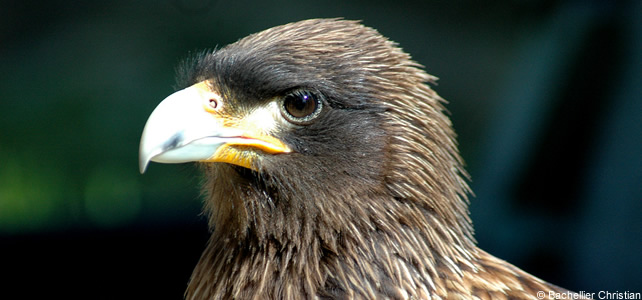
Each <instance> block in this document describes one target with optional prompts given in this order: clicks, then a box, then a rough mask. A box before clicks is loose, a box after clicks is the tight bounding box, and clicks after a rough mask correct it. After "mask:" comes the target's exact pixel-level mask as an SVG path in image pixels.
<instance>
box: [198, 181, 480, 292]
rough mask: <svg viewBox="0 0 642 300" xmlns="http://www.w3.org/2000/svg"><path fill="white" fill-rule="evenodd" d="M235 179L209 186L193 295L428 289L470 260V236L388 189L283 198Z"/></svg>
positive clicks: (260, 185)
mask: <svg viewBox="0 0 642 300" xmlns="http://www.w3.org/2000/svg"><path fill="white" fill-rule="evenodd" d="M217 172H221V171H220V170H218V171H217ZM219 174H220V173H219ZM230 176H231V177H230ZM234 176H239V174H238V172H237V173H228V174H227V175H226V176H224V177H225V178H228V179H227V180H221V178H219V179H218V180H216V188H213V186H214V185H213V184H212V185H211V186H212V190H210V191H208V194H209V197H210V198H212V199H209V200H208V201H206V203H209V204H208V205H215V206H212V207H210V210H209V213H210V222H211V223H212V224H213V234H212V237H211V238H210V241H209V243H208V247H207V249H206V251H205V252H204V253H203V255H202V257H201V259H200V261H199V263H198V265H197V267H196V269H195V270H194V273H193V275H192V278H191V281H190V284H189V287H188V291H187V296H188V299H200V298H202V297H203V298H208V299H211V298H249V297H252V296H253V295H267V296H268V298H277V299H280V298H310V297H313V296H315V295H326V296H328V297H331V298H336V297H339V298H342V297H348V298H352V297H366V298H378V297H380V296H383V295H382V294H380V293H382V291H385V290H396V289H398V287H399V286H404V284H408V282H416V285H417V286H416V287H415V288H416V289H422V288H423V289H425V290H426V291H430V290H432V288H431V287H430V286H431V284H434V281H435V280H439V278H440V277H443V276H444V274H453V276H455V275H456V276H459V277H461V272H462V271H461V266H465V265H471V264H472V263H471V261H473V260H474V259H473V257H472V254H471V253H472V252H473V251H474V250H473V249H472V248H471V247H474V246H472V245H473V243H472V242H471V241H470V240H468V239H466V238H465V237H464V238H461V237H459V238H457V237H455V234H454V233H453V229H452V227H451V226H450V224H448V223H445V221H444V219H443V218H442V217H441V216H440V215H439V214H437V213H436V212H435V211H434V210H431V209H430V208H428V207H422V206H421V205H417V203H416V201H413V200H412V199H407V198H395V197H391V196H390V191H388V190H387V188H386V187H385V186H383V187H381V188H368V189H365V190H356V189H350V188H346V189H345V190H344V191H343V193H342V194H341V197H342V199H330V198H327V197H325V198H323V199H313V198H311V197H314V195H304V194H301V193H297V192H293V193H287V194H288V195H298V196H296V197H297V198H287V199H285V198H282V197H281V196H279V195H281V193H280V192H279V191H274V190H272V189H270V188H268V187H267V185H266V184H265V183H264V182H259V181H256V180H246V179H243V178H234ZM240 179H243V180H240ZM226 182H229V183H230V186H227V184H226ZM239 182H243V184H241V185H239ZM232 183H234V185H233V186H232ZM206 186H207V184H206ZM290 192H292V191H290ZM326 196H327V195H326ZM301 197H303V198H305V199H299V198H301ZM315 203H316V205H312V204H315ZM308 204H310V206H306V205H308ZM297 207H298V208H297ZM411 274H412V275H411ZM414 274H422V275H425V276H421V278H419V279H418V278H414ZM285 287H287V288H285ZM398 292H399V293H401V294H403V292H401V291H398ZM401 294H399V295H401Z"/></svg>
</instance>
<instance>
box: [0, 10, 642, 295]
mask: <svg viewBox="0 0 642 300" xmlns="http://www.w3.org/2000/svg"><path fill="white" fill-rule="evenodd" d="M0 3H1V4H0V5H1V6H0V274H2V275H1V276H2V279H1V281H0V287H1V289H0V293H13V292H17V293H19V294H20V295H22V296H27V297H26V298H31V297H30V296H34V295H35V294H44V295H59V296H62V297H64V298H82V299H95V298H135V297H143V298H151V297H157V298H160V299H164V298H171V299H176V298H180V297H181V295H182V293H183V290H184V289H185V286H186V283H187V280H188V278H189V275H190V273H191V270H192V268H193V266H194V265H195V264H196V261H197V259H198V257H199V255H200V253H201V251H202V250H203V249H204V247H205V242H206V239H207V236H208V233H207V228H206V220H205V219H204V218H203V216H201V215H199V212H200V206H201V203H200V198H199V194H198V185H199V182H200V178H199V175H198V173H197V172H196V170H195V169H194V168H193V167H192V166H190V165H160V164H152V165H151V166H150V167H149V169H148V172H147V173H146V174H145V175H140V174H139V173H138V169H137V167H138V161H137V159H138V158H137V157H138V142H139V137H140V134H141V132H142V129H143V126H144V124H145V121H146V119H147V117H148V116H149V114H150V113H151V111H152V110H153V108H154V107H155V106H156V105H157V104H158V102H160V100H162V99H163V98H164V97H165V96H167V95H169V94H170V93H171V92H172V91H173V89H172V86H173V83H174V82H173V80H174V79H173V76H174V67H175V66H176V64H177V63H178V62H179V61H180V60H181V59H182V58H184V57H186V56H187V54H188V53H189V52H190V51H196V50H200V49H206V48H213V47H215V46H217V45H218V46H223V45H225V44H228V43H232V42H234V41H236V40H237V39H239V38H242V37H244V36H246V35H248V34H250V33H253V32H257V31H260V30H262V29H266V28H269V27H272V26H275V25H280V24H284V23H287V22H291V21H297V20H301V19H306V18H313V17H339V16H340V17H345V18H348V19H358V20H363V22H364V23H365V24H366V25H368V26H371V27H374V28H377V29H378V30H379V31H380V32H381V33H382V34H384V35H386V36H388V37H390V38H391V39H393V40H395V41H397V42H399V43H400V45H401V46H402V47H403V48H404V49H405V50H406V51H408V52H409V53H411V54H412V55H413V57H414V59H415V60H417V61H418V62H420V63H421V64H423V65H425V66H426V69H427V70H428V72H429V73H431V74H434V75H436V76H438V77H440V80H439V83H438V85H437V86H436V87H435V89H436V90H437V91H438V92H439V93H440V94H441V95H442V96H443V97H444V98H446V99H447V100H449V101H450V104H449V105H448V109H449V111H450V112H451V117H452V119H453V122H454V126H455V129H456V130H457V132H458V133H459V142H460V149H461V152H462V154H463V156H464V158H465V160H466V162H467V165H468V170H469V171H470V173H471V175H472V183H471V184H472V187H473V190H474V191H475V193H476V197H474V198H472V205H471V211H472V218H473V220H474V222H475V228H476V232H477V239H478V241H479V244H480V245H481V247H483V248H484V249H486V250H488V251H489V252H491V253H493V254H496V255H497V256H499V257H501V258H504V259H507V260H509V261H511V262H513V263H515V264H516V265H518V266H520V267H522V268H524V269H525V270H527V271H529V272H532V273H534V274H536V275H538V276H541V277H542V278H544V279H546V280H549V281H552V282H554V283H556V284H559V285H561V286H565V287H568V288H571V289H574V290H578V291H588V292H597V291H600V290H608V291H615V290H619V291H626V290H628V291H633V292H642V287H641V285H640V282H642V280H641V279H642V259H640V253H641V252H642V221H641V218H640V215H641V213H642V188H641V185H642V171H641V170H642V158H641V156H642V122H641V121H642V117H641V115H642V97H641V96H642V5H641V2H639V1H534V0H514V1H508V0H505V1H485V2H482V1H472V0H456V1H405V0H400V1H354V0H353V1H338V0H337V1H315V2H310V1H298V2H288V1H250V0H245V1H222V0H221V1H179V0H176V1H88V2H80V3H74V2H73V1H42V2H34V1H3V2H0ZM34 293H35V294H34ZM0 298H2V296H1V295H0ZM20 298H24V297H20Z"/></svg>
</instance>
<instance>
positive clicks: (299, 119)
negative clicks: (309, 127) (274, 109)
mask: <svg viewBox="0 0 642 300" xmlns="http://www.w3.org/2000/svg"><path fill="white" fill-rule="evenodd" d="M320 107H321V102H320V101H319V100H318V98H317V97H316V96H315V95H313V94H312V93H310V92H305V91H300V92H294V93H292V94H289V95H287V96H286V97H285V99H284V100H283V108H284V109H285V112H286V115H284V116H285V117H286V118H287V119H288V120H289V121H291V122H294V123H303V122H307V121H310V120H311V119H313V118H314V117H316V114H317V113H318V112H319V110H320V109H319V108H320Z"/></svg>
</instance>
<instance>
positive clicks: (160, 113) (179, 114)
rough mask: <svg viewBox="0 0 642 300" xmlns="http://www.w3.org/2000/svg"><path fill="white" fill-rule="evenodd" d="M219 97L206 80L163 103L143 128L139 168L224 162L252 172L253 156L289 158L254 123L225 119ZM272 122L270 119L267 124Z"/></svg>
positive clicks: (280, 145)
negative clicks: (185, 163) (154, 164)
mask: <svg viewBox="0 0 642 300" xmlns="http://www.w3.org/2000/svg"><path fill="white" fill-rule="evenodd" d="M226 111H229V110H226V109H225V103H224V101H223V99H222V97H221V96H220V95H219V94H218V93H216V92H214V91H212V89H211V87H210V84H209V82H208V81H202V82H199V83H197V84H195V85H193V86H190V87H188V88H186V89H183V90H180V91H177V92H175V93H173V94H171V95H170V96H169V97H167V98H165V100H163V101H162V102H161V103H160V104H159V105H158V106H157V107H156V109H154V111H153V112H152V114H151V115H150V116H149V119H148V120H147V124H145V129H144V130H143V134H142V137H141V140H140V153H139V167H140V172H141V173H144V172H145V169H146V168H147V165H148V164H149V162H150V161H154V162H159V163H184V162H193V161H201V162H224V163H231V164H236V165H239V166H242V167H246V168H253V169H254V168H256V167H255V165H254V161H255V160H256V153H257V152H260V151H263V152H266V153H270V154H278V153H289V152H290V151H291V150H290V148H289V147H288V146H287V145H285V144H284V143H283V142H281V141H280V140H279V139H277V138H275V137H273V136H272V135H270V134H269V133H266V131H268V130H267V129H266V128H264V127H265V126H264V125H265V122H263V123H262V122H260V120H256V119H255V118H248V119H251V120H246V119H243V118H240V119H239V118H234V117H232V116H230V115H228V114H226ZM271 123H273V120H272V122H271Z"/></svg>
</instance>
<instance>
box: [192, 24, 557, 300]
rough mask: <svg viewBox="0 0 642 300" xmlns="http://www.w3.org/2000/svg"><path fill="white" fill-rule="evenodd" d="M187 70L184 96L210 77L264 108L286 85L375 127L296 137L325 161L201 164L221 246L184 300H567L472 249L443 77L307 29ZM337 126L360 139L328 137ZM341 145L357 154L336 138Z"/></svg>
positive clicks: (340, 34)
mask: <svg viewBox="0 0 642 300" xmlns="http://www.w3.org/2000/svg"><path fill="white" fill-rule="evenodd" d="M192 63H193V65H194V66H193V67H191V68H189V69H187V70H188V72H186V73H187V74H186V75H184V76H183V77H184V78H186V79H184V80H185V81H186V83H185V84H190V83H193V82H197V81H198V80H202V79H207V78H215V81H216V82H217V85H218V88H219V89H221V90H222V91H224V95H226V96H227V97H230V99H232V98H233V99H250V98H252V99H259V100H261V99H268V98H270V97H271V96H274V95H275V94H278V91H280V90H282V89H284V88H287V87H288V84H289V85H291V86H313V87H317V88H318V89H320V90H322V92H324V93H325V94H326V96H327V97H328V99H329V100H328V101H334V102H332V104H333V105H334V108H333V109H334V111H333V113H335V114H337V115H338V114H339V113H342V112H345V113H346V114H347V112H354V113H355V120H359V122H361V123H363V122H365V123H367V124H368V125H367V127H366V126H365V125H362V124H361V123H358V122H356V121H355V122H353V123H350V122H349V120H347V119H345V118H344V119H339V118H337V119H334V121H333V123H332V122H328V123H327V124H326V128H319V129H318V131H312V130H313V129H314V126H310V128H308V129H307V130H310V131H301V132H303V133H304V134H308V135H309V136H308V137H309V141H311V143H310V144H306V145H305V146H307V147H308V149H309V151H314V150H315V149H318V148H319V147H327V148H325V149H324V151H320V152H319V153H316V154H314V155H312V154H306V152H305V151H303V150H301V151H299V153H294V154H292V155H288V156H275V157H270V156H268V155H266V156H265V157H264V158H263V159H262V160H261V162H260V165H259V166H258V169H259V171H258V172H254V171H250V170H246V169H243V170H241V169H240V168H239V167H235V166H231V165H226V164H203V169H204V173H205V178H206V179H205V182H204V183H203V186H204V194H205V211H206V212H207V214H208V216H209V220H210V226H211V228H212V236H211V238H210V240H209V243H208V246H207V249H206V250H205V252H204V253H203V255H202V257H201V259H200V261H199V263H198V265H197V266H196V269H195V270H194V273H193V275H192V278H191V281H190V283H189V287H188V290H187V292H186V297H187V298H188V299H230V298H237V299H256V298H261V299H263V298H271V299H302V298H333V299H334V298H340V299H344V298H345V299H353V298H354V299H378V298H388V299H537V298H536V296H535V295H536V293H537V292H538V291H544V292H545V293H546V295H548V291H564V290H563V289H560V288H557V287H555V286H553V285H550V284H547V283H545V282H543V281H541V280H539V279H537V278H535V277H533V276H531V275H529V274H527V273H525V272H523V271H521V270H519V269H518V268H516V267H514V266H512V265H510V264H509V263H507V262H505V261H502V260H500V259H497V258H495V257H493V256H491V255H489V254H487V253H486V252H484V251H482V250H480V249H478V248H477V247H476V246H475V241H474V238H473V229H472V225H471V220H470V218H469V216H468V198H467V195H468V194H469V193H470V190H469V188H468V185H467V183H466V180H467V177H468V175H467V174H466V172H465V171H464V169H463V167H462V165H463V163H462V159H461V157H460V156H459V153H458V150H457V144H456V142H455V133H454V131H453V129H452V124H451V122H450V120H449V119H448V117H447V116H446V115H445V113H444V107H443V103H444V100H443V99H442V98H441V97H439V95H437V93H435V92H434V91H433V90H432V89H431V88H430V87H429V86H428V85H427V83H430V82H433V81H435V80H436V78H435V77H433V76H430V75H428V74H426V73H425V72H424V71H423V70H422V68H421V66H420V65H418V64H417V63H415V62H414V61H412V60H411V59H410V56H409V55H408V54H406V53H405V52H403V51H402V50H401V49H400V48H398V47H397V46H396V45H395V44H394V43H393V42H391V41H389V40H387V39H386V38H384V37H383V36H381V35H380V34H379V33H378V32H377V31H375V30H373V29H371V28H367V27H364V26H362V25H360V24H358V23H357V22H353V21H344V20H338V19H330V20H307V21H302V22H297V23H292V24H287V25H284V26H279V27H275V28H272V29H268V30H266V31H263V32H260V33H257V34H254V35H251V36H249V37H247V38H244V39H242V40H240V41H238V42H236V43H234V44H232V45H230V46H227V47H225V48H223V49H221V50H219V51H216V52H213V53H208V54H205V55H202V56H201V57H199V58H198V59H196V62H192ZM244 70H245V71H244ZM244 72H245V73H244ZM257 81H260V82H259V83H257ZM248 84H249V85H252V84H256V88H252V89H250V88H246V87H244V86H245V85H248ZM272 91H274V93H271V92H272ZM345 99H350V101H348V100H345ZM344 100H345V101H344ZM230 101H231V100H230ZM239 101H240V100H239ZM342 101H343V102H342ZM358 112H362V114H360V115H356V113H358ZM365 112H368V113H365ZM330 117H331V115H330V114H328V118H330ZM340 124H343V125H341V126H344V127H345V128H352V129H350V130H354V131H353V132H354V133H353V134H348V133H346V132H345V131H346V130H347V129H340V130H339V129H336V128H328V127H332V126H335V125H336V126H339V125H340ZM337 128H338V127H337ZM313 133H314V134H313ZM291 134H293V133H291ZM344 135H345V136H352V137H353V139H354V140H356V141H357V142H358V143H357V142H353V141H349V139H345V138H337V137H343V136H344ZM289 137H291V138H292V140H293V141H294V140H295V138H297V136H292V135H290V136H288V135H286V133H284V136H283V140H286V141H287V139H288V138H289ZM296 141H298V140H296ZM312 142H314V143H312ZM293 144H294V143H293ZM301 144H303V142H301ZM302 147H303V146H302ZM315 147H316V148H315ZM301 149H304V148H301Z"/></svg>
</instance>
